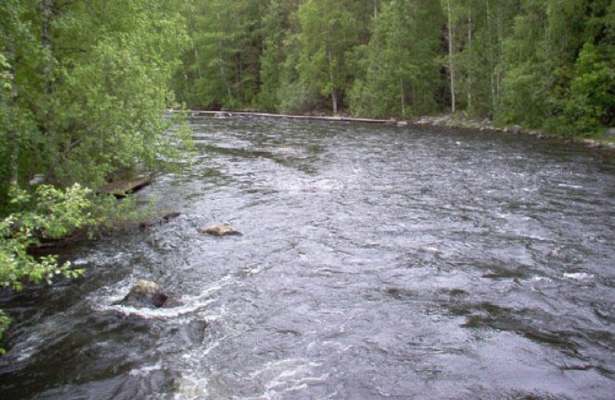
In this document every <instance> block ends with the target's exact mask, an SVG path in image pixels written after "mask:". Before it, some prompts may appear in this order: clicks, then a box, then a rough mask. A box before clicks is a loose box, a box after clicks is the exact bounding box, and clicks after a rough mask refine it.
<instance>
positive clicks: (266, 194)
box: [0, 118, 615, 400]
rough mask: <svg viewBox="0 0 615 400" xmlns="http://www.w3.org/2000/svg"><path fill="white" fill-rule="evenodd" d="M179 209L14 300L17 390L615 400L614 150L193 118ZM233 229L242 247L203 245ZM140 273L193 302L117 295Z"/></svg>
mask: <svg viewBox="0 0 615 400" xmlns="http://www.w3.org/2000/svg"><path fill="white" fill-rule="evenodd" d="M192 125H193V128H194V130H195V136H194V137H195V141H196V144H197V147H198V154H197V155H196V156H195V157H194V159H193V160H192V163H191V164H190V165H188V166H186V169H185V170H184V172H181V173H176V174H167V175H164V176H163V177H161V178H160V179H159V180H157V181H156V182H155V184H154V185H152V186H151V187H149V188H147V189H146V190H145V191H143V192H142V193H141V194H140V195H139V196H140V198H141V199H142V200H143V201H144V202H145V201H149V200H151V199H154V200H155V201H156V206H157V207H159V208H160V209H164V210H171V211H179V212H181V213H182V215H181V216H180V217H178V218H177V219H174V220H172V221H171V222H169V223H167V224H164V225H160V226H156V227H153V228H151V229H148V230H146V231H139V230H136V229H135V230H132V231H129V232H126V233H123V234H121V235H118V236H115V237H111V238H104V239H102V240H98V241H95V242H93V243H92V242H91V243H85V244H82V245H79V246H76V247H74V248H71V249H68V250H67V251H66V253H65V254H63V256H64V258H66V259H68V260H71V261H72V262H73V263H74V264H75V265H78V266H80V267H83V268H86V269H87V274H86V277H85V278H83V279H80V280H78V281H77V282H60V283H58V284H56V285H54V286H52V287H50V288H45V289H38V290H27V291H25V292H23V293H21V294H18V295H12V296H8V295H5V296H4V297H3V298H2V300H1V301H0V307H2V308H5V309H6V310H7V311H8V312H9V313H10V314H11V316H12V317H13V319H14V324H13V327H12V329H11V331H10V332H9V335H8V340H7V347H8V349H9V351H8V353H7V355H6V356H4V357H2V358H0V398H2V399H3V400H14V399H101V400H102V399H127V400H128V399H178V400H183V399H293V400H294V399H528V400H529V399H537V400H538V399H571V400H581V399H592V400H595V399H612V398H614V397H613V396H615V395H614V394H613V393H615V291H614V288H615V160H613V157H612V156H609V155H607V154H601V153H597V152H591V151H588V150H586V149H583V148H581V147H577V146H575V145H562V144H558V143H553V142H548V141H540V140H538V139H534V138H529V137H511V136H505V135H497V134H490V133H480V132H472V131H463V132H459V131H457V132H455V131H447V130H436V129H417V128H413V127H408V128H397V127H386V126H380V125H359V124H346V123H325V122H300V121H284V120H267V119H247V118H246V119H230V120H215V119H208V118H202V119H201V118H196V119H193V120H192ZM219 222H229V223H231V224H232V225H233V226H235V227H236V228H237V229H239V230H240V231H242V232H243V236H236V237H235V236H234V237H225V238H214V237H208V236H204V235H202V234H200V233H198V231H197V229H198V228H200V227H202V226H206V225H208V224H210V223H219ZM138 279H149V280H153V281H156V282H158V283H159V284H160V285H161V286H162V287H164V288H165V289H166V290H167V291H168V292H169V293H170V294H171V295H172V296H173V297H175V298H176V299H177V300H178V301H179V302H180V304H178V305H176V306H174V307H171V308H161V309H147V308H131V307H125V306H119V305H115V303H116V302H117V301H118V300H119V299H121V298H122V297H123V296H124V295H125V294H126V293H127V292H128V290H129V289H130V287H131V285H132V284H134V283H135V282H136V281H137V280H138Z"/></svg>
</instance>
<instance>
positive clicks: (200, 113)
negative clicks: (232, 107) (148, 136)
mask: <svg viewBox="0 0 615 400" xmlns="http://www.w3.org/2000/svg"><path fill="white" fill-rule="evenodd" d="M171 112H175V111H174V110H171ZM190 114H191V116H193V117H206V116H207V117H214V118H221V119H222V118H230V117H264V118H280V119H297V120H312V121H332V122H362V123H368V124H399V123H404V121H398V120H395V119H373V118H352V117H342V116H333V117H331V116H321V115H292V114H272V113H259V112H245V111H238V112H235V111H206V110H191V111H190Z"/></svg>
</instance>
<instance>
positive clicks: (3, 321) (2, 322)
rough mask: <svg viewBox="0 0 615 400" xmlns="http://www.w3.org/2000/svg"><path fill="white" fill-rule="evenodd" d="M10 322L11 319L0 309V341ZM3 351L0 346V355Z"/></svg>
mask: <svg viewBox="0 0 615 400" xmlns="http://www.w3.org/2000/svg"><path fill="white" fill-rule="evenodd" d="M10 324H11V319H10V318H9V317H8V316H7V315H6V314H5V313H4V312H3V311H2V310H0V343H2V339H3V338H4V332H5V331H6V330H7V329H8V327H9V325H10ZM4 353H5V350H4V349H3V348H2V347H0V356H1V355H3V354H4Z"/></svg>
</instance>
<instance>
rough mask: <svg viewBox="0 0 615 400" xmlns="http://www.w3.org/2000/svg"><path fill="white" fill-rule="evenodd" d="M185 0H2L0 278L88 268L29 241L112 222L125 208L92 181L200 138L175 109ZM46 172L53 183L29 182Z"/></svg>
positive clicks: (29, 279) (151, 165)
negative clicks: (38, 250)
mask: <svg viewBox="0 0 615 400" xmlns="http://www.w3.org/2000/svg"><path fill="white" fill-rule="evenodd" d="M184 3H185V2H184V1H181V0H170V1H165V2H159V1H154V0H134V1H130V2H126V1H123V0H88V1H86V0H76V1H70V2H67V1H59V0H46V1H19V0H5V1H2V2H0V286H5V287H9V288H11V289H13V290H20V289H21V288H22V287H23V285H24V284H26V283H45V282H51V279H52V278H53V277H54V276H57V275H62V276H65V277H69V278H73V277H76V276H78V275H79V274H80V271H77V270H74V269H72V268H71V266H70V264H59V263H58V260H57V258H56V257H54V256H47V257H42V258H36V257H33V256H32V255H30V254H29V252H28V249H29V248H31V247H32V246H36V244H37V243H38V242H39V241H40V240H44V239H57V238H62V237H64V236H66V235H69V234H71V233H72V232H74V231H75V230H77V229H80V228H85V227H89V226H95V225H104V224H109V223H111V221H114V220H115V218H116V217H118V216H119V215H120V213H125V212H126V209H125V207H124V206H120V207H118V206H117V204H116V202H115V201H114V200H111V199H107V198H104V197H101V196H98V197H94V196H92V192H93V190H95V189H97V188H99V187H100V186H101V185H102V184H104V183H105V182H107V181H109V180H111V179H113V178H114V177H117V176H120V175H127V174H130V173H133V172H135V171H143V170H146V171H147V170H157V169H159V168H161V167H163V166H167V165H169V164H173V163H174V161H175V160H177V159H178V158H179V157H181V154H182V150H184V149H185V148H186V145H189V142H190V134H189V131H188V129H187V128H186V125H185V124H184V125H182V124H180V123H179V121H178V120H177V119H176V118H168V117H167V116H165V112H166V109H167V108H168V107H175V106H176V103H175V98H174V93H173V91H172V90H171V89H170V82H171V79H172V77H173V75H174V73H175V72H176V70H177V68H178V67H179V65H180V56H181V55H182V54H183V52H184V49H185V48H186V45H187V44H188V40H189V37H188V35H187V33H186V21H185V18H184V16H182V14H181V12H180V6H183V4H184ZM176 117H177V118H181V115H177V116H176ZM39 175H43V176H44V181H45V182H46V183H47V184H46V185H42V186H38V187H36V189H33V190H32V191H29V190H30V189H28V190H24V188H30V187H31V186H30V184H29V182H30V180H31V179H32V178H33V177H35V176H39ZM20 188H21V189H20ZM122 204H123V205H126V204H129V203H127V202H124V203H122ZM6 321H7V320H6V319H4V318H0V327H2V326H5V325H6ZM0 331H1V329H0Z"/></svg>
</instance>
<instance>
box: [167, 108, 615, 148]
mask: <svg viewBox="0 0 615 400" xmlns="http://www.w3.org/2000/svg"><path fill="white" fill-rule="evenodd" d="M170 111H171V112H173V111H174V110H170ZM190 113H191V115H192V116H193V117H198V116H210V117H213V118H220V119H224V118H231V117H261V118H281V119H294V120H307V121H331V122H358V123H370V124H386V125H397V126H399V127H405V126H410V125H414V126H423V127H429V126H433V127H445V128H451V129H476V130H479V131H483V132H497V133H504V134H512V135H530V136H534V137H537V138H539V139H551V140H561V141H562V142H566V143H576V144H580V145H583V146H585V147H588V148H592V149H602V150H608V151H615V137H614V138H613V139H609V138H607V137H604V138H586V137H564V136H562V135H557V134H553V133H549V132H546V131H543V130H540V129H526V128H523V127H521V126H519V125H513V126H506V127H499V126H496V125H494V124H493V121H491V120H489V119H483V120H479V119H472V118H466V117H463V116H460V115H453V114H443V115H437V116H421V117H418V118H415V119H412V120H397V119H373V118H356V117H350V116H346V115H340V116H327V115H292V114H274V113H261V112H250V111H210V110H192V111H191V112H190Z"/></svg>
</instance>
